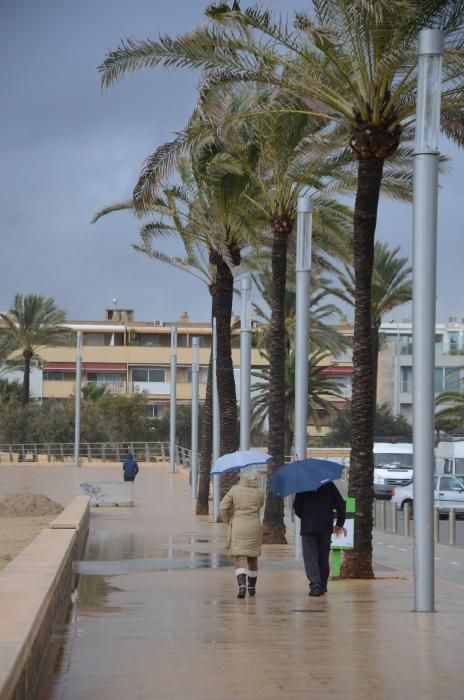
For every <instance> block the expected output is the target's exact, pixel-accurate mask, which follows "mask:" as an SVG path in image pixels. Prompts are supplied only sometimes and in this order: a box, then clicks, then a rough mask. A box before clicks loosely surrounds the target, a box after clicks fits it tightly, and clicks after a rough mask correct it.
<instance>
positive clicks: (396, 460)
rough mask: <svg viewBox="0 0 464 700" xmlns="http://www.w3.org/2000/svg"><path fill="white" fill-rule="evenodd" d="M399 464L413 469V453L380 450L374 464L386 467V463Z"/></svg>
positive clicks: (375, 456) (389, 464)
mask: <svg viewBox="0 0 464 700" xmlns="http://www.w3.org/2000/svg"><path fill="white" fill-rule="evenodd" d="M393 464H394V465H397V466H398V467H407V468H408V469H412V454H402V453H400V452H396V453H393V452H380V453H378V454H375V455H374V466H376V467H384V466H385V465H388V466H391V465H393Z"/></svg>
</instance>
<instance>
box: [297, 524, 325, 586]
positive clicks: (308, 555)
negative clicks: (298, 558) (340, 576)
mask: <svg viewBox="0 0 464 700" xmlns="http://www.w3.org/2000/svg"><path fill="white" fill-rule="evenodd" d="M331 539H332V533H331V532H310V533H308V534H307V535H301V541H302V544H303V560H304V566H305V571H306V576H307V577H308V581H309V584H310V587H311V588H314V587H317V586H319V587H320V588H324V589H325V588H327V581H328V579H329V573H330V567H329V554H330V540H331Z"/></svg>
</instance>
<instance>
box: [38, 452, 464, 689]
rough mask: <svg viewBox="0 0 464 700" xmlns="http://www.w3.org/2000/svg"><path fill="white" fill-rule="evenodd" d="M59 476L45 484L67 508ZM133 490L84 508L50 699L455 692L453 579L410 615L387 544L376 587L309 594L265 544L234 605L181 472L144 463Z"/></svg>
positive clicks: (462, 605)
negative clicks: (129, 497) (250, 581)
mask: <svg viewBox="0 0 464 700" xmlns="http://www.w3.org/2000/svg"><path fill="white" fill-rule="evenodd" d="M55 474H58V472H55ZM59 474H60V476H59V477H58V476H57V478H56V479H55V480H54V481H53V489H55V491H56V494H55V495H56V497H58V496H59V497H60V498H61V500H62V501H66V498H67V489H68V488H69V483H70V479H69V475H68V476H67V477H64V476H62V475H61V471H60V472H59ZM119 475H120V472H119V469H118V470H113V469H111V468H107V467H105V468H101V469H92V470H87V469H85V470H83V472H82V477H83V478H85V479H89V478H93V479H94V480H106V479H108V478H116V477H117V476H119ZM47 483H48V476H47ZM135 491H136V503H137V505H136V507H135V508H132V509H123V508H118V509H116V508H114V509H113V508H112V509H106V508H105V509H95V510H94V511H93V513H92V519H91V534H90V541H89V545H88V551H87V554H86V559H85V561H83V562H81V563H80V565H79V570H80V572H81V574H82V575H81V579H80V586H79V599H78V601H77V605H76V609H75V611H74V615H73V620H72V622H71V623H70V625H69V627H68V630H67V634H66V639H65V646H64V651H63V655H62V659H61V662H60V669H59V671H58V673H57V676H56V678H55V680H54V682H53V687H52V688H51V689H50V691H49V694H48V696H47V697H48V700H87V699H89V700H90V699H91V698H98V700H106V699H109V698H111V699H112V700H123V699H124V700H139V699H140V700H142V699H146V700H171V699H172V700H174V699H176V700H180V699H183V698H188V699H189V700H200V699H201V700H213V699H219V700H232V699H235V698H242V699H243V700H264V699H266V700H270V699H272V700H273V699H274V698H282V699H284V700H293V699H297V698H298V699H301V700H303V699H305V700H306V699H309V700H312V699H317V700H326V699H331V698H333V699H336V700H339V699H340V700H351V699H353V700H354V699H355V698H356V700H377V699H379V700H381V699H382V700H383V699H385V700H390V699H392V700H393V699H395V700H396V699H397V698H401V697H403V696H405V695H407V697H408V698H409V700H411V698H418V699H419V698H420V699H421V700H423V699H434V700H438V699H445V698H451V697H461V696H462V685H463V680H464V674H463V671H462V663H461V655H462V636H463V631H464V582H462V581H461V582H459V581H453V582H447V581H441V580H440V581H439V582H438V583H437V608H438V610H439V612H437V613H435V614H414V613H411V612H410V610H411V607H412V581H411V579H410V577H409V574H408V572H407V571H406V570H405V567H404V566H402V568H401V569H398V570H397V569H395V568H394V557H393V554H392V552H393V550H389V552H388V558H386V557H384V556H382V558H381V561H380V562H379V563H378V564H377V574H378V577H379V578H378V579H377V580H376V581H372V582H359V581H354V582H347V581H335V582H331V583H330V587H329V594H328V595H327V596H325V597H323V598H309V597H308V596H307V584H306V579H305V576H304V573H303V568H302V564H301V562H298V561H295V560H294V558H293V547H291V546H285V547H265V548H264V552H263V556H262V558H261V559H260V565H261V573H260V576H259V579H258V590H257V597H256V598H255V599H249V598H247V599H245V600H237V599H236V597H235V596H236V585H235V580H234V569H233V566H232V565H231V562H229V561H228V559H227V557H226V556H224V549H223V538H224V531H225V528H224V526H223V525H220V524H213V523H210V522H208V519H207V518H206V517H196V516H194V515H193V507H192V503H191V500H190V494H189V487H188V480H187V475H186V474H176V475H169V474H168V473H167V468H166V467H162V466H153V467H148V468H143V469H142V471H141V473H140V474H139V477H138V480H137V482H136V485H135ZM46 492H47V493H50V492H49V491H46ZM402 551H403V550H402ZM403 554H404V553H403Z"/></svg>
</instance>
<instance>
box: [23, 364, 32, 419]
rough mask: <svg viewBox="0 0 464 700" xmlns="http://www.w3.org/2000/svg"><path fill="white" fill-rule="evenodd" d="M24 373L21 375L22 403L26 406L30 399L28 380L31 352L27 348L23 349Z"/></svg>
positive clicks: (29, 376) (29, 379) (29, 378)
mask: <svg viewBox="0 0 464 700" xmlns="http://www.w3.org/2000/svg"><path fill="white" fill-rule="evenodd" d="M23 357H24V375H23V398H22V405H23V406H27V404H28V403H29V399H30V393H31V392H30V381H31V354H30V352H29V351H28V350H24V352H23Z"/></svg>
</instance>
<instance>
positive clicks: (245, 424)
mask: <svg viewBox="0 0 464 700" xmlns="http://www.w3.org/2000/svg"><path fill="white" fill-rule="evenodd" d="M250 296H251V275H250V274H247V275H245V277H243V279H242V292H241V300H242V310H241V315H240V449H241V450H249V449H250V391H251V318H250Z"/></svg>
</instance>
